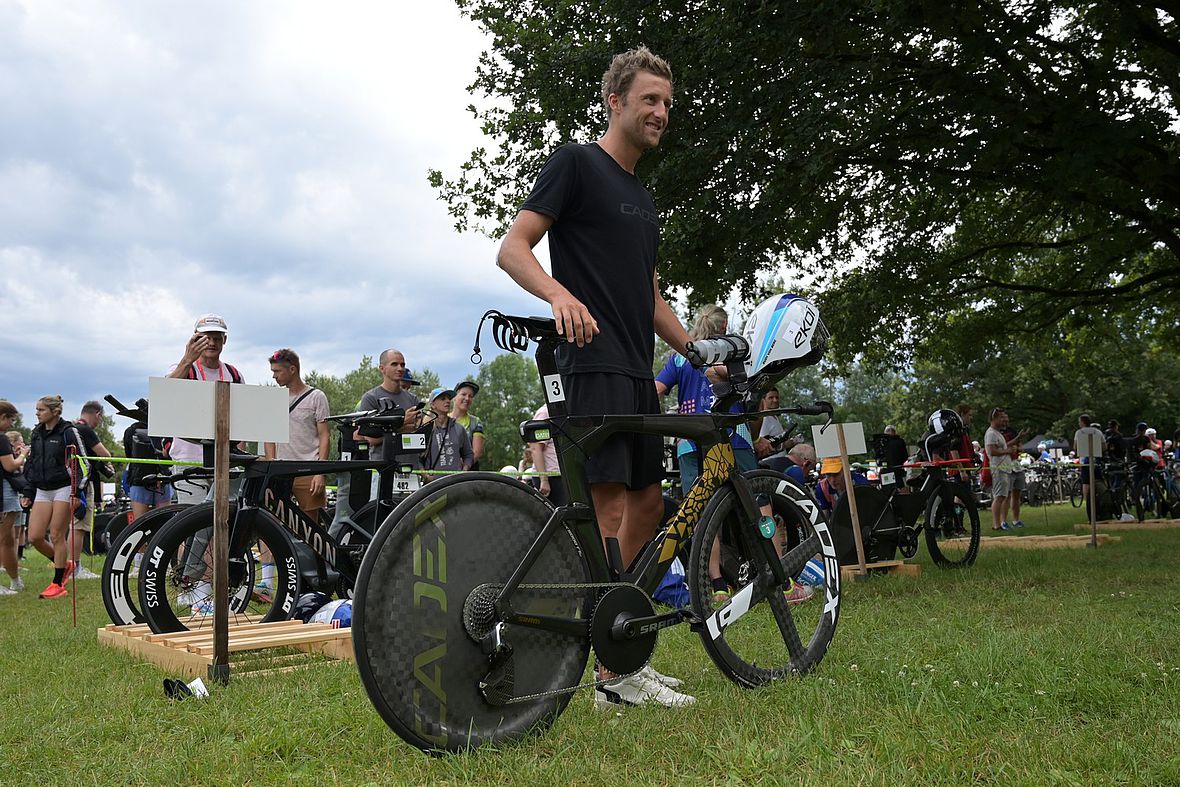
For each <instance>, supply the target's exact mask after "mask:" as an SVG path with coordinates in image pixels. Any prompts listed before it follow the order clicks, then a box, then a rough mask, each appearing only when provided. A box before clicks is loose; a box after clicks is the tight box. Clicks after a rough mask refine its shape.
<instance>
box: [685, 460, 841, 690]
mask: <svg viewBox="0 0 1180 787" xmlns="http://www.w3.org/2000/svg"><path fill="white" fill-rule="evenodd" d="M745 478H746V479H747V481H748V482H749V484H750V486H751V489H752V491H753V492H754V494H755V495H758V496H759V498H760V500H761V501H763V502H765V501H768V503H767V504H768V505H769V507H770V510H771V513H770V516H771V517H772V518H773V519H774V521H775V525H776V531H777V532H778V533H780V535H785V536H786V537H785V538H774V539H771V538H766V537H764V536H763V535H762V533H761V532H760V531H759V525H758V523H757V522H746V521H744V520H745V517H744V516H743V514H742V507H741V505H740V503H739V501H738V497H737V494H736V493H735V491H734V489H733V487H732V486H727V487H725V488H723V489H721V490H720V491H718V492H717V493H716V494H714V495H713V497H712V499H710V501H709V503H708V505H707V506H706V507H705V510H704V512H703V513H702V515H701V521H700V524H699V525H698V526H697V531H696V533H694V535H693V545H692V556H691V558H690V568H689V592H690V595H691V597H692V604H693V610H694V611H695V612H696V614H697V615H698V616H699V617H700V618H701V620H702V625H701V627H700V636H701V641H702V643H703V644H704V647H705V650H706V651H707V652H708V654H709V656H710V657H711V658H712V659H713V662H714V663H715V664H716V665H717V667H718V669H720V670H721V672H722V673H724V674H725V676H726V677H728V678H729V679H730V680H732V681H734V682H735V683H737V684H738V685H740V686H744V687H748V688H752V687H756V686H761V685H764V684H766V683H768V682H770V681H773V680H777V679H780V678H784V677H786V676H788V675H792V674H800V673H805V672H808V671H810V670H812V669H814V668H815V667H816V665H818V664H819V662H820V660H821V659H823V657H824V654H825V653H826V652H827V649H828V645H829V644H830V643H831V641H832V636H833V635H834V634H835V631H836V621H837V619H838V617H839V610H840V568H839V564H838V561H837V559H836V547H835V544H834V543H833V541H832V537H831V534H830V533H829V531H828V527H827V523H826V522H825V521H824V519H823V517H822V516H821V514H820V511H819V509H818V507H816V505H815V503H814V502H813V501H812V500H811V499H810V497H809V496H808V494H807V492H806V491H805V490H803V489H801V488H800V487H799V486H798V485H796V484H795V483H794V482H793V481H791V480H790V479H789V478H787V477H786V476H784V475H782V474H781V473H775V472H773V471H755V472H752V473H747V474H746V476H745ZM718 540H719V541H720V543H721V552H722V557H721V562H722V564H723V565H725V564H727V563H728V564H733V565H736V566H737V570H736V572H724V571H723V575H725V574H726V573H730V574H732V576H729V577H727V579H728V580H729V582H730V584H731V587H732V590H733V594H732V596H731V597H730V598H728V599H721V600H715V593H714V589H713V579H714V577H712V576H711V573H714V572H713V571H711V570H710V554H711V552H712V551H713V544H714V542H716V541H718ZM780 541H781V542H782V543H781V544H777V542H780ZM776 544H777V545H776ZM780 547H781V550H782V551H781V552H780ZM816 558H819V560H820V561H821V562H822V564H823V571H822V572H820V573H822V574H823V578H822V584H820V585H818V586H816V587H814V588H812V587H811V586H810V585H807V584H804V583H803V582H802V581H800V580H797V579H796V578H798V577H800V575H801V574H802V573H803V571H804V568H805V567H806V566H807V564H808V562H809V561H811V560H813V559H816ZM775 559H777V560H778V561H779V563H780V564H781V566H782V569H783V575H784V576H785V577H786V578H787V581H786V582H785V583H780V582H777V581H776V580H775V573H774V572H773V571H772V568H771V562H770V561H771V560H775Z"/></svg>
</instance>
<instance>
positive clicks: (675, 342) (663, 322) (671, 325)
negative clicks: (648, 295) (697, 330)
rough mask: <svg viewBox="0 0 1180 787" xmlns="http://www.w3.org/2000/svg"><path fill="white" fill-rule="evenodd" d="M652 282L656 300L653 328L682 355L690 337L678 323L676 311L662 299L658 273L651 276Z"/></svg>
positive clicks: (690, 339)
mask: <svg viewBox="0 0 1180 787" xmlns="http://www.w3.org/2000/svg"><path fill="white" fill-rule="evenodd" d="M652 283H653V285H654V286H655V293H656V302H655V329H656V335H657V336H659V337H660V338H661V339H663V340H664V341H666V342H667V343H668V346H669V347H671V348H672V349H673V350H675V351H676V352H678V353H680V354H681V355H684V354H685V353H686V352H687V350H688V343H689V342H690V341H692V338H691V337H690V336H689V335H688V331H686V330H684V326H683V325H681V324H680V318H679V317H677V316H676V312H674V311H672V307H671V306H669V305H668V302H667V301H665V300H664V296H663V295H661V294H660V277H659V276H658V275H653V276H652Z"/></svg>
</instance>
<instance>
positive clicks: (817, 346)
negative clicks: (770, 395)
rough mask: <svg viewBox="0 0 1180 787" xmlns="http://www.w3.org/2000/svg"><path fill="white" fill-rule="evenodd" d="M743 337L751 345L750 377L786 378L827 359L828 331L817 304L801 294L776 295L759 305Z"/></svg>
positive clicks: (747, 365) (772, 379)
mask: <svg viewBox="0 0 1180 787" xmlns="http://www.w3.org/2000/svg"><path fill="white" fill-rule="evenodd" d="M742 337H743V338H745V340H746V342H747V343H748V344H749V345H750V357H749V358H747V359H746V375H747V376H749V377H753V376H754V375H755V374H760V373H761V374H766V375H767V376H768V377H769V378H771V382H770V383H768V385H772V384H773V381H774V380H779V379H782V378H783V377H785V376H786V374H787V373H788V372H790V371H792V370H793V369H798V368H799V367H801V366H812V365H814V364H817V363H819V361H820V359H821V358H823V357H824V350H826V349H827V346H828V329H827V326H825V325H824V322H823V320H821V319H820V317H819V309H818V308H816V306H815V304H813V303H811V302H810V301H808V300H805V299H803V298H800V297H799V296H797V295H774V296H771V297H770V298H767V299H766V300H764V301H763V302H762V303H761V304H759V306H758V308H757V309H755V310H754V313H753V314H751V315H750V317H749V319H747V320H746V325H745V328H744V329H743V330H742Z"/></svg>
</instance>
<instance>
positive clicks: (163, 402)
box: [148, 377, 291, 443]
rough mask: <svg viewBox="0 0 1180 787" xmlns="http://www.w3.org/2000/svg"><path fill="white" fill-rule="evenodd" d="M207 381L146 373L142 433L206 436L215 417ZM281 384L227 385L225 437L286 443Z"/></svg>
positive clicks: (286, 400)
mask: <svg viewBox="0 0 1180 787" xmlns="http://www.w3.org/2000/svg"><path fill="white" fill-rule="evenodd" d="M216 387H217V384H216V383H215V382H213V381H212V380H176V379H173V378H171V377H149V378H148V402H150V405H149V407H148V434H149V435H151V436H152V437H182V438H184V439H186V440H205V439H212V438H213V437H215V436H216V435H215V434H214V428H215V425H216V424H215V421H214V415H213V409H214V396H215V394H214V391H215V390H216ZM289 401H290V400H289V397H288V395H287V389H286V388H282V387H279V386H274V385H231V386H230V387H229V437H230V439H231V440H258V441H266V442H270V443H286V442H288V441H289V440H290V439H291V420H290V415H289V414H288V411H287V405H288V404H289Z"/></svg>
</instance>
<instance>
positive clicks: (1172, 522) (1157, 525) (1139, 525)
mask: <svg viewBox="0 0 1180 787" xmlns="http://www.w3.org/2000/svg"><path fill="white" fill-rule="evenodd" d="M1098 526H1099V527H1101V528H1102V529H1104V530H1177V529H1180V519H1149V520H1147V521H1146V522H1122V521H1119V520H1113V519H1112V520H1107V521H1104V522H1099V523H1098ZM1073 529H1074V530H1076V531H1078V532H1079V533H1089V532H1090V524H1089V523H1088V522H1083V523H1082V524H1080V525H1074V526H1073Z"/></svg>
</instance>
